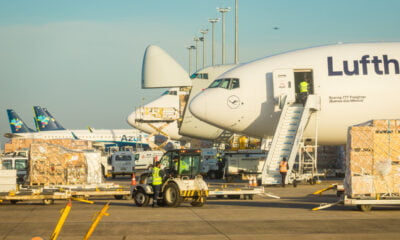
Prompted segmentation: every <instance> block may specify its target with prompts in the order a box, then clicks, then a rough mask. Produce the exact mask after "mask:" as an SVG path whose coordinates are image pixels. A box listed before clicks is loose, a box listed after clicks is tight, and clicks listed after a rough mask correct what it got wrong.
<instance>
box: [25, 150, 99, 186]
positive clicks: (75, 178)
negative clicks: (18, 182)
mask: <svg viewBox="0 0 400 240" xmlns="http://www.w3.org/2000/svg"><path fill="white" fill-rule="evenodd" d="M87 156H88V157H89V159H90V160H89V161H87ZM96 156H97V155H95V154H92V155H91V154H89V155H88V153H85V152H83V151H79V150H71V149H67V148H64V147H62V146H60V145H53V144H49V143H33V144H31V148H30V162H29V165H30V167H29V183H30V184H31V185H82V184H92V183H101V182H102V178H101V171H99V170H98V169H101V166H100V158H98V159H96ZM88 164H89V165H90V166H88ZM99 176H100V177H99Z"/></svg>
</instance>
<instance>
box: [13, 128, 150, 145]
mask: <svg viewBox="0 0 400 240" xmlns="http://www.w3.org/2000/svg"><path fill="white" fill-rule="evenodd" d="M16 135H17V136H18V137H20V138H41V139H62V138H66V139H73V138H74V135H75V136H76V137H77V138H78V139H81V140H89V141H98V142H130V143H147V141H148V139H147V137H148V135H147V134H144V133H142V132H140V131H138V130H135V129H96V130H94V131H93V132H90V131H89V130H57V131H42V132H32V133H18V134H16ZM149 141H152V139H150V140H149Z"/></svg>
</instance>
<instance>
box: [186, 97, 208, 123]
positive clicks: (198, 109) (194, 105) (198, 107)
mask: <svg viewBox="0 0 400 240" xmlns="http://www.w3.org/2000/svg"><path fill="white" fill-rule="evenodd" d="M206 106H207V96H205V95H204V94H199V95H197V96H196V97H195V98H194V99H193V100H192V101H191V102H190V105H189V110H190V112H191V113H192V114H193V115H194V116H195V117H197V118H198V119H200V120H203V121H204V119H206V118H207V110H206Z"/></svg>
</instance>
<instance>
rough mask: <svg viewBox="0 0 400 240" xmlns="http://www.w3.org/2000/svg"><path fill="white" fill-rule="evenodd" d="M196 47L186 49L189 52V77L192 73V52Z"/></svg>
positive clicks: (191, 46)
mask: <svg viewBox="0 0 400 240" xmlns="http://www.w3.org/2000/svg"><path fill="white" fill-rule="evenodd" d="M195 48H196V47H195V46H193V45H190V46H187V47H186V49H187V50H189V76H190V75H191V73H192V50H193V49H195Z"/></svg>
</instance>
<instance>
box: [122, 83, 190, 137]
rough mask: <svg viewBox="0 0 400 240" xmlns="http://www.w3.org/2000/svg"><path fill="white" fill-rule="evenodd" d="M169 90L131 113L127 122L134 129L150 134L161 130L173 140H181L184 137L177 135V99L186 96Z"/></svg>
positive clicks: (177, 91)
mask: <svg viewBox="0 0 400 240" xmlns="http://www.w3.org/2000/svg"><path fill="white" fill-rule="evenodd" d="M186 94H187V93H183V92H181V91H179V90H178V88H171V89H169V90H168V91H167V92H165V93H164V94H163V95H161V96H160V97H159V98H157V99H155V100H153V101H151V102H150V103H147V104H146V105H143V106H141V107H139V108H138V109H136V110H135V111H134V112H132V113H131V114H130V115H129V116H128V118H127V122H128V124H129V125H131V126H132V127H134V128H137V129H139V130H141V131H143V132H146V133H149V134H152V133H157V131H158V130H161V131H162V132H163V133H165V134H167V135H168V136H169V137H170V138H171V139H173V140H183V139H184V136H182V135H180V134H179V128H178V119H179V114H180V113H179V109H180V106H179V97H180V96H182V95H186Z"/></svg>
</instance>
